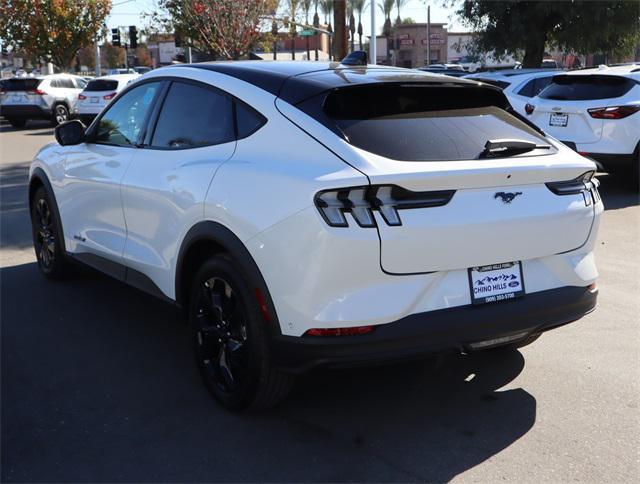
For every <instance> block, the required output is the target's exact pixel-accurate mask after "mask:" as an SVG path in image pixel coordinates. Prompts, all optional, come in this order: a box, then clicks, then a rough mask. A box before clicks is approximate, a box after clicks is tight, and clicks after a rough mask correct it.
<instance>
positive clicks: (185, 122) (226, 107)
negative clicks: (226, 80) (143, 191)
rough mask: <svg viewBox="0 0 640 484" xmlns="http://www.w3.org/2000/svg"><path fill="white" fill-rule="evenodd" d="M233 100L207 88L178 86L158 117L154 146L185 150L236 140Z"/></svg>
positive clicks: (168, 96) (152, 144) (174, 86)
mask: <svg viewBox="0 0 640 484" xmlns="http://www.w3.org/2000/svg"><path fill="white" fill-rule="evenodd" d="M234 131H235V130H234V123H233V103H232V100H231V97H230V96H229V95H226V94H224V93H222V92H218V91H214V90H212V89H207V88H205V87H200V86H196V85H193V84H187V83H183V82H174V83H172V84H171V88H170V89H169V92H168V93H167V96H166V98H165V100H164V103H163V105H162V110H161V111H160V115H159V116H158V122H157V123H156V128H155V132H154V133H153V138H152V139H151V146H152V147H156V148H165V149H185V148H196V147H199V146H209V145H216V144H221V143H227V142H229V141H233V140H234V139H235V132H234Z"/></svg>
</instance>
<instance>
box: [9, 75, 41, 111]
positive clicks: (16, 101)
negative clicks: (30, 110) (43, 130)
mask: <svg viewBox="0 0 640 484" xmlns="http://www.w3.org/2000/svg"><path fill="white" fill-rule="evenodd" d="M41 83H42V79H37V78H26V79H20V78H17V79H7V80H6V81H5V83H4V85H3V87H2V96H1V97H0V101H1V102H2V104H4V105H23V104H24V105H30V104H40V103H41V96H42V94H43V93H42V92H41V91H39V90H38V87H39V86H40V84H41Z"/></svg>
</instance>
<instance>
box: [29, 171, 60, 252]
mask: <svg viewBox="0 0 640 484" xmlns="http://www.w3.org/2000/svg"><path fill="white" fill-rule="evenodd" d="M40 187H43V188H44V189H45V191H46V192H47V195H49V198H50V200H51V203H52V204H53V207H52V209H53V216H54V218H55V220H56V224H57V225H58V227H59V228H60V233H61V234H62V237H61V238H60V239H61V240H60V245H61V248H62V252H63V253H66V251H67V249H66V245H65V241H64V226H63V225H62V218H61V217H60V212H59V211H58V201H57V200H56V195H55V193H54V191H53V187H52V186H51V182H50V181H49V177H47V174H46V173H45V172H44V170H43V169H42V168H40V167H38V168H36V169H34V170H33V173H32V174H31V177H30V178H29V214H31V209H32V208H33V206H32V205H33V196H34V195H35V193H36V191H37V190H38V188H40Z"/></svg>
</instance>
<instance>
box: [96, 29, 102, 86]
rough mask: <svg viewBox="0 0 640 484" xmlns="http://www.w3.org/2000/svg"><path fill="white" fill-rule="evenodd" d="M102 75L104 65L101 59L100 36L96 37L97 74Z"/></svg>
mask: <svg viewBox="0 0 640 484" xmlns="http://www.w3.org/2000/svg"><path fill="white" fill-rule="evenodd" d="M101 75H102V66H101V61H100V45H99V44H98V38H97V37H96V76H97V77H100V76H101Z"/></svg>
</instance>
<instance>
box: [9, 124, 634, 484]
mask: <svg viewBox="0 0 640 484" xmlns="http://www.w3.org/2000/svg"><path fill="white" fill-rule="evenodd" d="M51 141H53V130H52V129H51V127H50V126H48V125H47V124H46V123H30V124H29V125H28V126H27V128H26V129H22V130H14V129H12V128H11V127H10V126H9V125H8V124H6V123H5V122H2V123H1V124H0V190H1V191H0V202H1V212H0V243H1V250H0V267H1V269H0V330H1V334H0V336H1V347H0V350H1V365H2V367H1V405H2V408H1V422H0V423H1V476H0V478H1V479H2V481H3V482H18V481H20V482H27V481H31V482H33V481H49V482H51V481H56V482H59V481H73V482H86V481H92V482H105V481H110V482H114V481H118V482H123V481H126V482H148V481H191V482H194V481H236V482H239V481H243V482H256V481H260V482H264V481H272V482H274V481H277V482H282V481H316V482H319V481H323V482H326V481H376V482H381V481H385V482H389V481H395V482H408V481H420V482H427V481H428V482H433V481H449V480H455V481H460V482H468V481H483V482H496V481H499V480H506V481H517V482H541V481H548V482H549V481H550V482H565V481H583V482H613V481H616V482H627V481H634V480H635V482H637V479H638V476H640V451H639V449H640V411H639V408H638V404H639V400H640V318H639V314H640V200H639V198H638V196H637V195H635V194H633V193H632V192H630V191H628V190H627V189H626V188H625V185H624V184H623V183H622V182H621V181H620V180H616V179H615V178H613V177H609V176H606V175H604V176H603V177H602V178H601V181H602V187H601V193H602V197H603V199H604V202H605V204H606V207H607V210H606V212H605V214H604V216H603V219H602V225H601V230H600V236H599V242H598V249H597V260H598V264H599V269H600V274H601V277H600V280H599V287H600V296H599V304H598V308H597V310H596V311H595V312H594V313H592V314H590V315H589V316H587V317H585V318H583V319H582V320H580V321H579V322H577V323H574V324H570V325H568V326H565V327H562V328H559V329H556V330H554V331H552V332H550V333H548V334H545V335H543V336H542V337H541V338H540V339H539V340H538V341H537V342H536V343H535V344H534V345H532V346H530V347H527V348H524V349H522V350H520V351H501V352H485V353H478V354H474V355H471V356H455V355H450V356H446V357H441V358H438V359H434V360H429V361H426V362H414V363H408V364H402V365H395V366H390V367H381V368H367V369H357V370H348V371H327V370H325V371H317V372H314V373H312V374H309V375H307V376H305V377H303V378H301V379H300V380H299V381H298V383H297V385H296V386H295V388H294V390H293V393H292V395H291V397H290V398H289V399H288V400H287V401H286V402H285V403H284V404H283V405H281V406H279V407H278V408H276V409H273V410H270V411H268V412H263V413H252V414H232V413H228V412H227V411H225V410H223V409H221V408H220V407H219V406H217V405H216V403H215V401H213V400H212V398H211V397H210V396H209V394H208V393H207V391H206V389H205V388H204V386H203V385H202V384H201V383H200V381H199V377H198V373H197V370H196V367H195V364H194V362H193V358H192V355H191V351H190V345H189V338H188V332H187V328H186V326H185V325H184V323H182V322H181V320H180V317H179V314H178V313H177V312H176V311H175V309H174V308H173V307H171V306H169V305H167V304H166V303H164V302H161V301H159V300H156V299H154V298H152V297H150V296H147V295H145V294H143V293H141V292H139V291H137V290H135V289H132V288H129V287H127V286H125V285H123V284H121V283H119V282H116V281H114V280H111V279H109V278H108V277H106V276H103V275H100V274H97V273H95V272H93V271H90V270H79V271H78V273H77V274H76V275H75V276H74V277H73V278H71V279H69V280H66V281H64V282H50V281H47V280H45V279H44V278H43V277H41V276H40V274H39V273H38V270H37V267H36V264H35V257H34V254H33V249H32V248H31V236H30V229H29V220H28V210H27V196H26V190H27V174H28V164H29V161H30V159H31V158H32V157H33V156H34V155H35V153H36V152H37V150H38V149H39V148H40V147H41V146H43V145H44V144H46V143H48V142H51Z"/></svg>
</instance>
